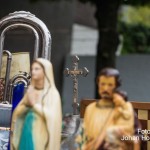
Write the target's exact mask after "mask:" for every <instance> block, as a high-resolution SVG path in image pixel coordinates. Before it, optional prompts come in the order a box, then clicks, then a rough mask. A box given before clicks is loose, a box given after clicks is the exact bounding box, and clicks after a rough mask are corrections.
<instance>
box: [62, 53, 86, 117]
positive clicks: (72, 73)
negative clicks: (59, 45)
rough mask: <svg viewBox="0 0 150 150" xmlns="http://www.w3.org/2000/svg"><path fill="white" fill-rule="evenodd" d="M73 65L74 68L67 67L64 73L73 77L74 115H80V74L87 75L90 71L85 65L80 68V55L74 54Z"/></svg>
mask: <svg viewBox="0 0 150 150" xmlns="http://www.w3.org/2000/svg"><path fill="white" fill-rule="evenodd" d="M72 62H73V66H72V70H69V68H66V69H65V70H64V74H65V75H66V76H67V77H68V76H69V75H70V76H71V77H72V78H73V104H72V107H73V115H78V108H79V103H78V76H79V75H82V76H84V77H86V76H87V75H88V73H89V71H88V69H87V68H86V67H84V68H83V69H78V62H79V57H78V56H74V57H73V59H72Z"/></svg>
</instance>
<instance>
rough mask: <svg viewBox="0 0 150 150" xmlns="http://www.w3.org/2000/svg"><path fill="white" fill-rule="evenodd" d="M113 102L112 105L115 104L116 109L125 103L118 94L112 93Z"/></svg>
mask: <svg viewBox="0 0 150 150" xmlns="http://www.w3.org/2000/svg"><path fill="white" fill-rule="evenodd" d="M113 101H114V104H115V106H116V107H119V106H120V107H123V106H124V105H125V103H126V102H125V100H124V98H123V97H122V96H121V95H120V94H118V93H114V95H113Z"/></svg>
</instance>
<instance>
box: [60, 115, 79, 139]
mask: <svg viewBox="0 0 150 150" xmlns="http://www.w3.org/2000/svg"><path fill="white" fill-rule="evenodd" d="M79 126H80V115H71V114H70V115H66V116H64V118H63V131H62V139H65V138H67V137H69V136H72V135H74V134H75V133H76V132H77V130H78V128H79Z"/></svg>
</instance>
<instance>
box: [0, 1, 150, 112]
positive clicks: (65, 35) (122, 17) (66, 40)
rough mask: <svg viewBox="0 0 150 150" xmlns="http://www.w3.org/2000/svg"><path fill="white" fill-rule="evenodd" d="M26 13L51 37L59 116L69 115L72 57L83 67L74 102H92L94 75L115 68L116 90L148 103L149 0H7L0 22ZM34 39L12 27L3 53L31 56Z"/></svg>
mask: <svg viewBox="0 0 150 150" xmlns="http://www.w3.org/2000/svg"><path fill="white" fill-rule="evenodd" d="M21 10H24V11H29V12H31V13H32V14H35V15H36V17H38V18H39V19H41V20H42V21H43V22H44V23H45V24H46V26H47V27H48V29H49V31H50V33H51V36H52V55H51V61H52V63H53V66H54V75H55V82H56V86H57V88H58V90H59V92H60V94H61V97H62V102H63V112H64V113H70V112H72V107H71V104H72V96H73V84H72V79H71V77H65V76H64V74H63V70H64V69H65V68H66V67H68V68H69V69H71V68H72V56H73V55H78V56H79V58H80V61H79V68H81V69H82V68H83V67H87V68H88V69H89V71H90V73H89V75H88V76H87V77H79V101H80V100H81V99H83V98H95V97H96V98H97V92H96V83H95V77H96V75H97V73H98V72H99V71H100V70H101V69H102V68H104V67H116V68H117V69H119V71H120V73H121V78H122V87H121V89H123V90H125V91H127V93H128V97H129V100H132V101H143V102H149V101H150V99H149V98H150V92H149V91H150V84H149V83H150V2H149V0H136V1H134V0H115V1H113V0H45V1H44V0H7V1H1V2H0V18H2V17H4V16H6V15H8V14H9V13H12V12H14V11H21ZM33 47H34V36H33V34H32V32H31V31H28V30H24V29H17V30H12V31H9V32H8V33H7V35H6V39H5V46H4V49H7V50H10V51H11V52H26V51H27V52H30V59H31V61H32V59H33V57H32V56H33Z"/></svg>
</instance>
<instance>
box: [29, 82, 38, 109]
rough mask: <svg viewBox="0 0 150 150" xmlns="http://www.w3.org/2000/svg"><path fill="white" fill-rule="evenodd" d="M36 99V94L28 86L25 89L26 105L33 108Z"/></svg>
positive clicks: (32, 88) (31, 87)
mask: <svg viewBox="0 0 150 150" xmlns="http://www.w3.org/2000/svg"><path fill="white" fill-rule="evenodd" d="M37 98H38V94H37V93H36V91H35V89H34V87H33V86H32V85H30V86H29V87H28V89H27V100H28V101H27V105H28V106H30V107H33V105H34V104H35V103H36V101H37Z"/></svg>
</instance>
